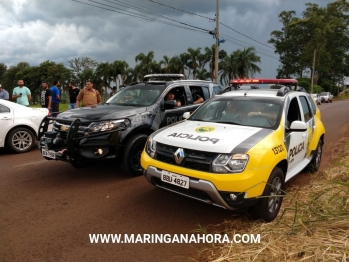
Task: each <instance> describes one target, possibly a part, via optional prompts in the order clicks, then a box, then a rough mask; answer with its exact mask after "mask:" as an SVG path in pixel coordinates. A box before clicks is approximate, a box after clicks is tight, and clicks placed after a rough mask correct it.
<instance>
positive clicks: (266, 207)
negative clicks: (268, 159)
mask: <svg viewBox="0 0 349 262" xmlns="http://www.w3.org/2000/svg"><path fill="white" fill-rule="evenodd" d="M284 189H285V176H284V173H283V172H282V170H281V169H280V168H279V167H275V168H274V170H273V171H272V172H271V174H270V177H269V179H268V182H267V184H266V186H265V188H264V192H263V195H262V198H260V200H259V202H258V203H257V204H256V205H255V206H252V207H250V209H249V210H248V213H249V214H250V215H251V216H252V218H254V219H263V220H264V221H265V222H271V221H273V220H274V219H275V218H276V216H277V215H278V213H279V210H280V207H281V204H282V200H283V194H284Z"/></svg>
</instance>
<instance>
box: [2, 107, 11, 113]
mask: <svg viewBox="0 0 349 262" xmlns="http://www.w3.org/2000/svg"><path fill="white" fill-rule="evenodd" d="M0 113H10V109H9V108H7V107H6V106H3V105H0Z"/></svg>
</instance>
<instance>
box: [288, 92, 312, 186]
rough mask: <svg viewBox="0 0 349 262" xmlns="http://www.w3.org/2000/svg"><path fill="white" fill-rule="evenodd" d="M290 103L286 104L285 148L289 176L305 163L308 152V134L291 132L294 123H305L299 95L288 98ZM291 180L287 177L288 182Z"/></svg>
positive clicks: (305, 132) (295, 94)
mask: <svg viewBox="0 0 349 262" xmlns="http://www.w3.org/2000/svg"><path fill="white" fill-rule="evenodd" d="M288 99H289V101H288V102H286V103H285V105H286V106H287V108H285V112H286V114H285V115H286V116H285V146H286V149H287V159H288V169H287V175H290V174H292V171H294V170H295V169H296V168H297V167H298V166H299V164H300V163H301V162H302V161H303V159H304V158H305V156H306V152H307V144H308V132H307V131H304V132H300V131H290V130H289V128H290V126H291V124H292V122H293V121H304V116H303V110H301V106H300V101H299V100H298V97H297V93H294V94H290V95H289V96H288ZM288 179H289V178H288V177H287V176H286V180H288Z"/></svg>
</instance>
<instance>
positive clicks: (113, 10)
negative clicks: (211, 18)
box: [72, 0, 208, 32]
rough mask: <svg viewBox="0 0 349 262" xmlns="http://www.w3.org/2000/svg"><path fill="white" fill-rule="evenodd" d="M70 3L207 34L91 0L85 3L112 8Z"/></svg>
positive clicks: (75, 0) (76, 0) (74, 0)
mask: <svg viewBox="0 0 349 262" xmlns="http://www.w3.org/2000/svg"><path fill="white" fill-rule="evenodd" d="M72 1H73V2H77V3H80V4H85V5H88V6H92V7H96V8H100V9H104V10H108V11H111V12H115V13H119V14H124V15H128V16H132V17H136V18H140V19H144V20H147V21H152V22H157V23H160V24H166V25H170V26H174V27H178V28H183V29H187V30H191V31H197V32H199V30H201V31H205V32H208V30H207V29H203V28H199V27H196V26H192V25H189V24H186V23H181V24H183V25H185V26H188V27H193V28H196V29H199V30H195V29H193V28H188V27H184V26H180V25H176V24H173V23H169V22H166V21H162V20H158V19H156V18H151V17H146V16H140V15H139V14H137V13H133V12H130V11H126V10H123V11H124V12H122V11H117V10H115V7H113V6H110V5H106V4H103V3H100V2H97V1H93V0H87V1H90V2H93V3H97V4H100V5H103V6H107V7H111V8H113V9H109V8H106V7H102V6H97V5H92V4H89V3H85V2H81V1H78V0H72ZM121 10H122V9H121ZM125 12H126V13H125ZM127 12H128V13H127Z"/></svg>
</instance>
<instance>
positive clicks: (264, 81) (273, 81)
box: [230, 78, 298, 85]
mask: <svg viewBox="0 0 349 262" xmlns="http://www.w3.org/2000/svg"><path fill="white" fill-rule="evenodd" d="M250 83H256V84H298V81H297V80H296V79H276V78H256V79H234V80H231V81H230V84H235V85H237V84H240V85H241V84H250Z"/></svg>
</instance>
